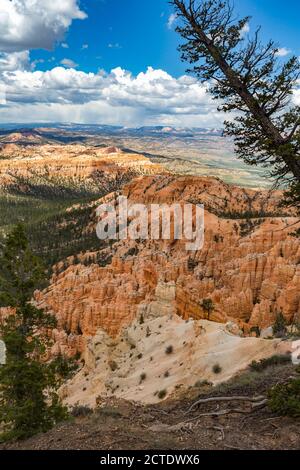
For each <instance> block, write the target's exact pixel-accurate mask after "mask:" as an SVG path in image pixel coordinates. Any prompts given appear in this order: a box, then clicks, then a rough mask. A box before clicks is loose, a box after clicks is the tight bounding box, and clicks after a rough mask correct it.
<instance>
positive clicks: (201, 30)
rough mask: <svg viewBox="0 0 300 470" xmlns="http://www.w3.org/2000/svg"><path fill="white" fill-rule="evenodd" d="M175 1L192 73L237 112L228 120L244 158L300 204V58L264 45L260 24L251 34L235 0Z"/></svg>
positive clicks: (224, 106) (226, 109) (225, 107)
mask: <svg viewBox="0 0 300 470" xmlns="http://www.w3.org/2000/svg"><path fill="white" fill-rule="evenodd" d="M170 3H171V4H173V6H174V7H175V12H176V15H177V17H178V27H177V32H179V34H180V35H181V36H182V38H183V39H184V40H185V42H184V44H183V45H182V46H180V50H181V52H182V60H183V61H186V62H188V63H190V64H193V67H192V69H190V70H188V72H191V73H192V74H194V75H195V76H196V77H197V78H199V79H200V80H201V81H203V82H209V91H210V93H211V94H212V96H213V98H214V99H217V100H218V101H219V102H220V106H219V110H220V111H223V112H231V111H233V112H234V113H235V119H234V120H233V121H232V120H231V121H229V122H225V133H227V134H228V135H230V136H232V137H233V138H234V141H235V144H236V151H237V154H238V156H239V157H240V158H242V159H243V160H244V161H245V162H246V163H248V164H250V165H258V164H260V165H262V166H264V167H266V168H269V169H270V175H271V176H273V177H275V178H277V181H280V182H287V183H288V184H289V185H290V186H291V193H290V197H291V202H292V203H294V204H296V205H298V207H299V208H300V200H299V191H300V106H296V105H293V103H292V96H293V91H294V89H295V88H296V86H297V83H298V79H299V77H300V62H299V59H298V57H296V56H294V57H291V58H290V60H288V61H287V62H285V63H284V62H283V61H282V60H281V59H279V57H278V55H279V54H278V52H279V49H278V46H277V45H276V44H275V43H274V42H273V41H269V42H268V43H267V44H266V45H263V44H262V43H261V40H260V28H258V29H257V30H256V32H255V33H254V34H253V37H252V38H250V37H249V36H247V35H246V34H245V33H246V32H247V30H248V29H249V28H248V23H249V21H250V17H245V18H240V19H238V18H237V17H236V15H235V13H234V9H233V7H232V4H231V2H230V0H171V2H170ZM297 195H298V197H295V196H297Z"/></svg>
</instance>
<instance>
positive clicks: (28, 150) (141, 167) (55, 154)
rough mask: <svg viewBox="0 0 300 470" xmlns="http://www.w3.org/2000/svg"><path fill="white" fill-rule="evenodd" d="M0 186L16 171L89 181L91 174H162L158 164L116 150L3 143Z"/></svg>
mask: <svg viewBox="0 0 300 470" xmlns="http://www.w3.org/2000/svg"><path fill="white" fill-rule="evenodd" d="M0 156H1V158H0V184H1V183H3V182H6V181H8V180H9V179H10V175H11V174H14V173H15V172H17V173H18V174H22V175H31V174H32V173H34V174H35V173H36V172H41V171H45V170H47V172H48V173H49V174H50V175H51V177H55V176H58V177H60V178H62V177H68V178H71V177H75V178H89V177H91V176H93V174H94V173H95V172H102V171H104V172H108V173H116V172H118V171H123V172H124V171H128V170H131V171H133V172H135V174H137V175H139V174H142V175H144V174H155V173H160V172H162V173H163V172H164V171H163V170H162V168H161V167H160V166H159V165H156V164H154V163H152V162H151V161H150V160H149V159H148V158H146V157H144V156H142V155H138V154H133V153H132V154H127V153H125V152H122V151H121V150H120V149H118V148H116V147H103V148H102V147H88V146H84V145H76V144H74V145H53V144H46V145H33V146H30V145H29V146H22V145H15V144H13V143H11V144H3V145H2V146H0Z"/></svg>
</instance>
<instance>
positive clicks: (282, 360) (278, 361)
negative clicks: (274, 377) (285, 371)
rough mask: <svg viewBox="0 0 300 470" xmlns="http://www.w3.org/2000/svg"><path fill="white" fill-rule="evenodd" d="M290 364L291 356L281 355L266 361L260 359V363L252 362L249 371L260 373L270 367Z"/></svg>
mask: <svg viewBox="0 0 300 470" xmlns="http://www.w3.org/2000/svg"><path fill="white" fill-rule="evenodd" d="M289 363H291V356H290V355H289V354H282V355H275V356H272V357H268V358H266V359H262V360H261V361H258V362H257V361H253V362H251V364H250V369H251V370H254V371H255V372H262V371H263V370H265V369H267V368H268V367H271V366H279V365H283V364H289Z"/></svg>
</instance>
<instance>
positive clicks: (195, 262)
mask: <svg viewBox="0 0 300 470" xmlns="http://www.w3.org/2000/svg"><path fill="white" fill-rule="evenodd" d="M124 194H125V195H127V196H128V198H129V201H130V203H132V202H134V203H136V202H144V203H146V204H150V203H154V202H155V203H163V202H166V203H172V202H175V201H176V202H181V203H183V202H194V203H196V202H197V203H204V204H205V208H206V212H205V243H204V246H203V248H202V249H201V250H199V251H197V252H187V251H186V248H185V241H184V240H178V241H177V240H170V241H159V240H158V241H151V240H146V241H130V242H128V241H124V242H118V243H115V244H114V245H113V247H112V248H111V254H112V262H111V264H110V265H108V266H106V267H103V268H102V267H99V266H98V265H96V264H92V265H90V266H88V267H86V266H83V265H76V266H72V265H71V266H70V267H69V268H68V269H66V270H65V271H64V272H62V273H61V274H59V275H57V276H56V275H55V276H53V279H52V282H51V285H50V287H49V288H48V289H46V290H45V291H44V292H38V293H37V294H36V300H37V302H38V304H39V305H40V306H42V307H45V308H47V309H49V310H50V311H52V312H54V313H55V314H56V315H57V317H58V320H59V325H60V327H61V328H63V329H64V330H65V331H66V332H67V333H68V334H69V335H70V334H71V335H73V336H75V337H76V336H77V335H78V336H79V337H81V335H83V336H84V337H87V336H90V335H95V334H96V333H97V331H98V330H99V329H102V330H104V331H106V332H107V333H108V334H109V335H111V336H113V337H116V336H117V335H118V334H119V333H120V332H121V330H122V328H124V327H127V326H128V325H130V324H131V323H132V321H134V319H135V318H140V317H141V316H142V317H144V316H145V317H148V316H150V317H151V315H152V309H153V305H154V304H153V303H152V302H153V301H155V311H156V312H160V314H161V316H164V315H169V314H171V313H176V314H177V315H178V316H180V317H181V318H183V319H185V320H187V319H189V318H193V319H197V320H198V319H208V313H207V311H205V309H204V308H203V306H202V305H203V300H204V299H207V298H209V299H211V300H212V301H213V304H214V309H213V310H212V311H211V312H210V313H209V319H210V320H213V321H216V322H221V323H227V322H230V321H232V322H234V323H235V324H237V325H238V329H241V330H242V331H243V332H244V333H245V334H250V332H251V329H253V328H255V327H259V328H263V329H264V328H267V327H269V326H270V325H271V324H272V323H273V322H274V320H275V318H276V315H277V314H278V313H279V312H282V313H283V314H284V316H285V317H286V319H287V321H288V322H292V321H296V320H298V319H299V318H300V264H299V263H300V243H299V241H298V240H297V239H296V238H294V237H293V236H292V235H291V233H292V232H293V231H294V230H295V228H296V227H297V225H295V223H296V222H297V219H296V218H294V217H293V216H292V214H288V213H287V214H286V215H284V214H282V215H281V216H280V213H279V211H280V207H279V202H280V198H281V196H282V194H281V193H280V192H274V193H266V192H255V191H250V190H244V189H242V188H236V187H230V186H228V185H225V184H224V183H222V182H220V181H219V180H216V179H213V178H209V179H206V178H193V177H188V178H175V177H173V176H159V177H158V176H154V177H144V178H138V179H137V180H134V181H133V182H132V183H131V184H129V185H128V186H127V187H125V189H124ZM110 198H111V199H113V198H114V195H111V196H110ZM106 200H107V198H106ZM225 200H226V201H227V202H226V203H225V202H224V201H225ZM238 210H239V212H238ZM251 211H252V212H251ZM271 213H273V214H274V216H273V217H271V216H270V214H271ZM233 214H234V218H232V217H233ZM95 223H96V221H95ZM90 229H94V228H93V227H90ZM89 256H90V254H89ZM161 290H162V291H164V295H165V298H166V296H167V298H168V301H166V300H163V301H161V300H160V295H159V292H160V291H161ZM154 299H155V300H154ZM64 344H66V342H64Z"/></svg>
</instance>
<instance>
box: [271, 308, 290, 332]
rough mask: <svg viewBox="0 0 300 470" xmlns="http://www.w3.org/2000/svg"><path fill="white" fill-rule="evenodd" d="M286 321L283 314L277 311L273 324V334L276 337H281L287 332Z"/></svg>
mask: <svg viewBox="0 0 300 470" xmlns="http://www.w3.org/2000/svg"><path fill="white" fill-rule="evenodd" d="M286 325H287V322H286V319H285V318H284V315H283V313H282V312H280V313H277V315H276V319H275V322H274V325H273V335H274V336H275V337H276V338H283V337H284V336H285V335H286V334H287V327H286Z"/></svg>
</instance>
